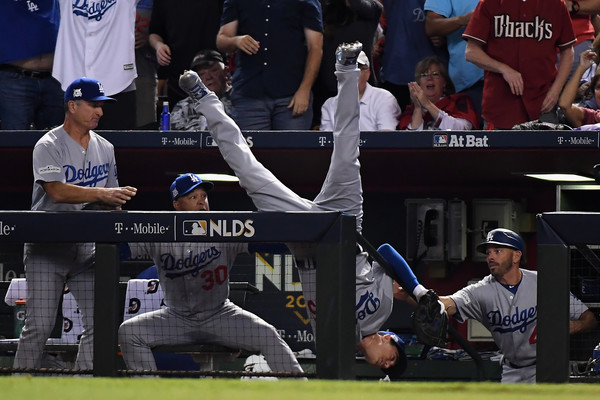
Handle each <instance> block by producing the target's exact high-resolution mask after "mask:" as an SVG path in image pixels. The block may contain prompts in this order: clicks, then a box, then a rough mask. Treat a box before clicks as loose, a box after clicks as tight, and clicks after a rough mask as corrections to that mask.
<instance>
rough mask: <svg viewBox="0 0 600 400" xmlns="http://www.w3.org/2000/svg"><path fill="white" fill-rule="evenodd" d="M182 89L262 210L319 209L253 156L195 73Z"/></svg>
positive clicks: (186, 78)
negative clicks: (204, 119) (193, 101)
mask: <svg viewBox="0 0 600 400" xmlns="http://www.w3.org/2000/svg"><path fill="white" fill-rule="evenodd" d="M179 86H180V87H181V88H182V89H183V90H184V91H185V92H186V93H188V94H189V95H190V96H191V97H192V98H193V99H194V100H195V103H194V108H195V110H196V111H197V112H199V113H202V114H203V115H204V116H205V117H206V121H207V123H208V128H209V130H210V134H211V136H212V138H213V139H214V140H215V142H216V143H217V145H218V146H219V151H220V152H221V155H222V156H223V159H224V160H225V161H226V162H227V164H229V167H230V168H231V169H232V170H233V172H234V173H235V175H236V176H237V177H238V178H239V180H240V186H241V187H243V188H244V189H245V190H246V192H247V193H248V195H249V196H250V197H251V198H252V201H253V202H254V205H255V206H256V208H258V210H260V211H311V210H312V211H314V210H317V208H316V206H315V205H314V204H313V203H312V202H311V201H310V200H306V199H303V198H302V197H300V196H298V195H297V194H296V193H294V192H293V191H292V190H290V189H289V188H288V187H286V186H285V185H284V184H283V183H281V182H280V181H279V180H278V179H277V178H276V177H275V176H274V175H273V174H272V173H271V171H269V170H268V169H267V168H265V167H264V166H263V165H262V164H261V163H260V162H259V161H258V160H257V159H256V158H255V157H254V154H252V151H251V150H250V147H248V144H247V143H246V140H245V139H244V137H243V136H242V133H241V131H240V129H239V127H238V126H237V125H236V123H235V122H234V121H233V119H231V118H230V117H229V116H228V115H227V114H226V113H225V111H224V109H223V104H222V103H221V101H220V100H219V98H218V97H217V96H216V95H215V94H214V93H213V92H212V91H210V90H208V89H207V88H206V86H205V85H204V84H203V83H202V81H201V80H200V77H199V76H198V74H197V73H196V72H194V71H186V72H185V73H184V74H183V75H182V76H181V77H180V78H179Z"/></svg>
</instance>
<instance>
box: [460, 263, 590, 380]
mask: <svg viewBox="0 0 600 400" xmlns="http://www.w3.org/2000/svg"><path fill="white" fill-rule="evenodd" d="M521 271H522V272H523V277H522V279H521V282H520V283H519V284H518V285H516V286H515V287H507V286H506V285H503V284H501V283H499V282H498V281H497V280H496V279H495V278H494V277H493V276H492V275H488V276H486V277H485V278H483V279H482V280H481V281H479V282H477V283H474V284H472V285H469V286H467V287H465V288H463V289H461V290H459V291H458V292H456V293H454V294H453V295H451V296H450V298H451V299H452V300H454V302H455V303H456V309H457V313H456V314H455V315H454V317H455V318H456V319H457V320H458V321H459V322H464V321H466V320H467V319H475V320H477V321H479V322H481V323H482V324H483V325H484V326H485V327H486V328H487V329H489V331H490V332H491V333H492V337H493V338H494V341H495V342H496V345H497V346H498V348H499V349H500V350H501V351H502V353H503V356H504V359H503V365H502V382H510V383H516V382H522V383H535V376H536V365H535V362H536V343H537V271H530V270H527V269H523V268H521ZM570 304H571V319H578V318H579V316H580V315H581V314H582V313H583V312H585V311H586V310H587V307H586V306H585V305H584V304H583V303H581V301H579V300H578V299H577V298H576V297H575V296H573V295H571V302H570Z"/></svg>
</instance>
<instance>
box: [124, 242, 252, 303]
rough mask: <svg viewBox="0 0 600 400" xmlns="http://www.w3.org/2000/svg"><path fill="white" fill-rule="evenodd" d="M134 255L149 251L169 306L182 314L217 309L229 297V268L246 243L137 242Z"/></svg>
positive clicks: (246, 248) (132, 252)
mask: <svg viewBox="0 0 600 400" xmlns="http://www.w3.org/2000/svg"><path fill="white" fill-rule="evenodd" d="M130 247H131V258H132V259H135V258H139V257H140V256H143V255H150V256H151V257H152V260H153V261H154V263H155V264H156V266H157V268H158V274H159V279H160V285H161V286H162V288H163V291H164V294H165V303H166V305H167V307H169V308H170V309H172V310H174V311H175V312H177V313H179V314H182V315H192V314H198V313H201V312H210V313H212V312H214V311H215V310H218V309H219V307H220V306H221V305H223V303H224V302H225V301H226V300H227V298H228V297H229V272H230V271H231V267H232V266H233V262H234V261H235V258H236V256H237V255H238V254H240V253H248V244H247V243H197V242H194V243H187V242H186V243H181V242H180V243H136V244H132V245H131V246H130Z"/></svg>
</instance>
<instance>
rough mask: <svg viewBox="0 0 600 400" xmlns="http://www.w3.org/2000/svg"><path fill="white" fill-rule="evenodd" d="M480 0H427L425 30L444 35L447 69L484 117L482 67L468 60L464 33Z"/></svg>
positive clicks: (428, 33) (429, 32) (462, 91)
mask: <svg viewBox="0 0 600 400" xmlns="http://www.w3.org/2000/svg"><path fill="white" fill-rule="evenodd" d="M478 2H479V0H457V1H454V0H426V1H425V11H426V12H427V18H426V20H425V32H426V33H427V35H428V36H443V37H445V38H446V46H447V47H448V56H449V58H448V73H449V75H450V78H451V79H452V82H453V83H454V87H455V89H456V92H457V93H465V94H466V95H468V96H469V97H470V98H471V102H472V104H473V106H474V107H475V110H476V112H477V116H478V117H479V118H480V117H481V99H482V96H483V70H482V69H481V68H479V67H478V66H476V65H475V64H472V63H470V62H467V61H466V60H465V48H466V46H467V42H466V41H465V40H463V38H462V33H463V32H464V31H465V27H466V26H467V24H468V23H469V20H470V19H471V15H472V14H473V10H474V9H475V6H477V3H478ZM473 128H475V129H479V128H480V127H479V126H475V127H473Z"/></svg>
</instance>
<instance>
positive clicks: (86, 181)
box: [63, 161, 110, 187]
mask: <svg viewBox="0 0 600 400" xmlns="http://www.w3.org/2000/svg"><path fill="white" fill-rule="evenodd" d="M63 168H64V169H65V180H66V183H71V184H74V185H79V186H90V187H96V186H98V183H100V182H102V181H105V180H107V179H108V174H109V172H110V165H109V163H105V164H100V165H92V163H91V162H90V161H88V164H87V167H85V169H84V168H79V169H78V168H76V167H75V166H73V165H68V164H67V165H65V166H64V167H63Z"/></svg>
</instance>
